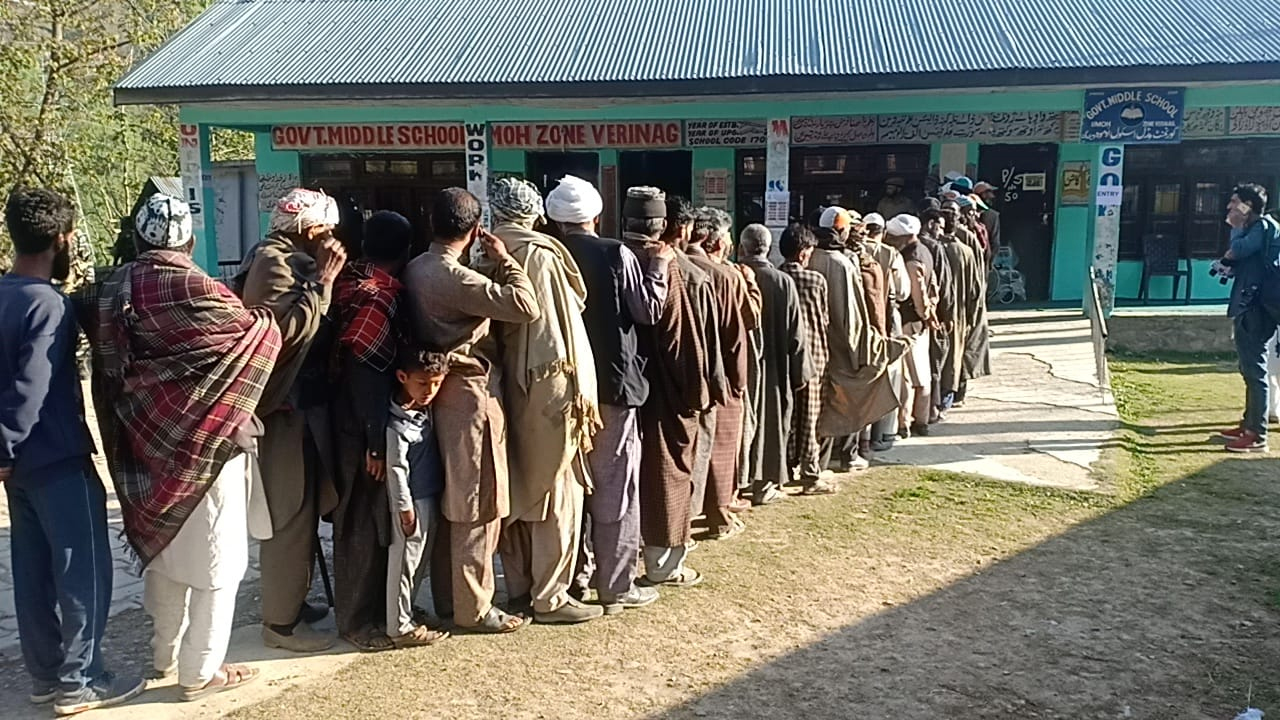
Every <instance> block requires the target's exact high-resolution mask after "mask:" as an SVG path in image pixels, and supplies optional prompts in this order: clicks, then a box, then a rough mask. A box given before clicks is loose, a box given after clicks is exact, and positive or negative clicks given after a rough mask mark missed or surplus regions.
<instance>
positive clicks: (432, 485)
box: [387, 349, 449, 648]
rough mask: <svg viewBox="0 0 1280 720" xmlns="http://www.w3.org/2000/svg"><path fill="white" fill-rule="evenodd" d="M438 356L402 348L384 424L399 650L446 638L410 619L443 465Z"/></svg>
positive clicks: (390, 613)
mask: <svg viewBox="0 0 1280 720" xmlns="http://www.w3.org/2000/svg"><path fill="white" fill-rule="evenodd" d="M448 367H449V365H448V359H447V358H446V357H445V356H444V355H442V354H439V353H424V352H416V351H411V350H407V349H402V350H401V352H400V361H399V367H398V368H397V369H396V380H398V381H399V383H398V384H399V387H398V388H397V389H396V391H395V392H394V393H393V395H392V398H391V407H390V410H389V417H388V422H387V499H388V501H389V503H390V506H391V528H392V529H391V546H390V548H388V550H387V552H388V555H387V636H388V637H390V638H391V642H393V643H394V644H395V646H396V647H397V648H408V647H423V646H426V645H432V644H435V643H436V642H439V641H440V640H443V639H445V638H447V637H449V635H448V633H444V632H437V631H434V630H431V629H429V628H427V627H426V626H425V625H423V624H421V623H420V622H419V621H418V619H415V617H414V609H413V599H414V598H415V597H416V596H417V594H418V589H419V588H420V587H422V581H423V578H424V576H425V575H426V573H425V570H426V568H427V563H426V562H425V560H426V558H427V557H430V555H431V546H432V544H433V543H434V542H435V538H436V530H437V528H438V527H439V525H440V496H441V495H442V494H443V493H444V465H443V463H442V461H441V459H440V448H439V447H438V446H437V445H436V435H435V428H434V427H433V426H432V421H431V408H430V405H431V401H432V400H434V399H435V396H436V393H437V392H439V390H440V385H441V383H443V382H444V378H445V375H446V374H447V373H448Z"/></svg>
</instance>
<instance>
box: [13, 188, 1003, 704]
mask: <svg viewBox="0 0 1280 720" xmlns="http://www.w3.org/2000/svg"><path fill="white" fill-rule="evenodd" d="M960 180H964V182H960ZM967 182H968V181H967V180H965V179H957V180H956V181H953V182H952V183H949V184H948V185H947V186H944V187H943V190H942V193H941V197H940V198H939V199H938V200H935V201H931V202H930V203H929V204H928V205H927V206H926V207H925V209H924V210H923V212H920V213H919V215H918V216H917V215H915V214H909V213H906V212H902V213H898V214H896V215H894V216H893V217H890V218H887V219H886V218H884V217H883V216H881V215H879V214H875V213H873V214H871V215H868V216H866V217H860V216H858V215H857V213H855V212H852V211H849V210H845V209H843V208H839V207H830V208H824V209H822V210H821V211H819V212H817V213H815V215H814V216H813V217H812V218H811V222H810V223H808V224H799V223H796V224H792V225H791V226H790V227H788V228H787V229H786V231H785V232H783V233H782V234H781V236H780V237H779V238H776V240H775V238H774V237H773V235H772V233H771V232H770V231H769V230H768V229H767V228H765V227H763V226H760V225H751V226H748V227H746V228H744V229H742V231H741V233H739V234H738V236H737V238H736V242H735V238H734V236H733V235H732V232H731V225H732V223H731V221H730V218H729V216H728V215H727V214H726V213H724V212H723V211H720V210H715V209H711V208H694V207H692V206H690V204H689V203H688V202H686V201H683V200H681V199H678V198H672V197H667V196H666V195H665V193H664V192H663V191H662V190H660V189H658V188H654V187H634V188H631V189H629V190H628V191H627V193H626V197H625V200H624V202H623V206H622V228H621V229H622V232H621V237H620V238H617V239H613V238H605V237H601V236H600V235H599V234H598V233H599V230H600V217H601V215H602V212H603V206H604V204H603V200H602V198H601V196H600V194H599V192H598V191H597V190H596V188H595V187H593V186H592V185H591V183H589V182H587V181H586V180H582V179H580V178H576V177H572V176H570V177H566V178H564V179H562V180H561V181H560V183H559V185H558V186H557V187H556V188H555V189H553V190H552V191H551V192H550V193H549V194H548V195H547V197H546V198H543V197H542V196H541V195H540V194H539V192H538V191H537V189H536V188H535V187H534V186H533V185H532V184H530V183H528V182H525V181H522V180H518V179H503V180H501V181H499V182H498V183H496V184H494V186H493V187H492V188H491V189H490V192H489V202H490V210H491V212H492V215H493V218H494V226H493V228H492V231H490V230H488V229H486V228H485V227H483V225H482V222H481V219H482V207H481V205H480V202H479V201H478V200H477V199H476V198H475V197H474V196H473V195H472V194H471V193H469V192H467V191H466V190H463V189H460V188H450V189H446V190H444V191H442V192H440V193H439V194H438V195H437V196H436V197H435V199H434V201H433V203H432V206H431V208H430V218H431V221H430V222H431V235H432V238H433V241H432V244H431V246H430V249H429V250H428V251H427V252H426V253H423V254H421V255H419V256H417V257H414V258H411V257H410V246H411V238H412V236H413V228H411V227H410V225H409V223H408V221H407V220H405V219H404V218H403V217H401V216H399V215H397V214H395V213H390V212H379V213H375V214H373V215H372V216H371V217H370V218H369V219H368V220H366V221H365V225H364V228H363V233H362V235H363V242H362V245H361V247H360V248H359V253H360V257H359V258H348V257H347V250H346V249H344V247H343V245H342V244H341V243H340V242H338V240H337V239H336V238H335V236H334V231H335V229H337V226H338V224H339V213H338V208H337V204H336V202H335V201H334V199H333V198H331V197H328V196H327V195H325V194H323V193H321V192H318V191H313V190H305V189H298V190H294V191H291V192H290V193H289V194H287V195H286V196H285V197H283V198H281V199H280V200H279V202H278V203H277V204H276V207H275V209H274V211H273V212H272V214H271V218H270V228H269V233H268V235H267V237H266V239H265V240H263V241H262V242H261V243H259V244H258V245H257V246H255V247H254V249H253V250H252V251H250V253H249V254H248V256H247V257H246V258H245V260H244V263H243V265H242V267H241V270H240V272H239V273H237V275H236V276H235V278H234V279H233V280H232V281H231V282H230V287H228V286H225V285H223V284H221V283H219V282H217V281H215V280H213V279H211V278H210V277H209V276H208V275H207V274H205V273H204V271H203V270H201V269H200V268H199V267H198V266H196V265H195V263H194V262H193V261H192V259H191V253H192V250H193V247H194V242H195V241H194V238H193V234H192V222H191V211H190V208H189V207H187V206H186V205H185V204H184V203H183V202H182V201H181V200H178V199H176V198H170V197H166V196H163V195H156V196H154V197H152V198H151V200H150V201H149V202H148V203H147V204H146V205H145V206H144V207H143V208H142V210H141V211H140V212H139V213H138V216H137V218H136V223H135V227H136V241H137V245H138V255H137V258H136V259H135V260H134V261H132V262H130V263H128V264H126V265H124V266H122V267H119V268H115V269H113V271H112V272H110V273H108V274H107V275H106V277H104V278H99V279H98V281H97V282H96V283H94V284H93V285H92V286H90V287H89V288H88V289H87V290H86V291H84V292H82V293H80V294H79V295H78V296H77V298H76V302H75V304H74V305H72V304H71V303H70V301H68V300H67V299H66V298H64V297H62V296H61V295H59V294H58V293H57V292H56V291H55V290H54V289H53V287H52V285H51V284H50V281H51V280H52V279H57V278H58V277H59V276H60V274H65V265H66V262H65V260H66V258H67V255H68V253H69V248H70V247H71V242H72V238H73V237H74V236H73V233H74V216H75V215H74V211H73V208H72V206H71V204H70V203H69V202H68V201H67V200H66V199H65V198H63V197H62V196H60V195H57V194H56V193H52V192H50V191H45V190H29V189H19V190H17V191H15V192H14V193H13V194H12V195H11V196H10V198H9V201H8V205H7V206H6V212H5V220H6V224H7V226H8V228H9V232H10V234H11V236H12V237H13V238H14V243H15V248H16V250H17V260H16V262H15V267H14V272H13V273H11V274H10V275H7V276H5V277H4V278H3V279H0V321H3V322H4V323H6V324H7V325H8V326H9V327H7V328H6V332H5V333H3V334H2V335H0V345H2V346H3V348H4V352H3V353H0V366H2V367H3V368H4V370H5V372H6V376H5V377H6V390H5V392H7V393H9V394H11V395H12V396H13V397H14V398H17V399H16V400H15V401H14V402H11V403H6V404H5V406H4V407H3V408H0V411H3V413H4V417H2V418H0V480H3V481H4V482H5V487H6V491H7V492H8V495H9V502H10V508H11V513H12V514H13V518H14V520H13V552H14V558H15V561H14V569H15V578H14V582H15V594H16V596H17V602H16V605H17V609H18V616H19V623H20V634H21V640H22V647H23V653H24V659H25V660H26V664H27V667H28V670H29V671H30V673H31V675H32V678H33V682H34V689H33V692H32V695H31V699H32V702H35V703H47V702H52V703H54V708H55V711H56V712H57V713H58V714H63V715H70V714H74V713H78V712H83V711H85V710H90V709H93V708H96V707H103V706H107V705H112V704H116V703H120V702H124V701H126V700H128V699H129V698H131V697H133V696H135V695H136V694H138V693H139V692H141V691H142V689H143V688H144V686H145V684H144V682H143V681H142V680H141V679H138V678H119V677H116V676H114V675H112V674H111V673H109V672H107V671H105V670H104V668H103V667H102V661H101V654H100V644H101V638H102V629H103V625H104V624H105V620H106V610H107V605H108V604H109V600H110V583H111V574H112V573H111V558H110V557H109V556H108V554H107V553H105V552H104V548H106V547H107V544H106V539H105V533H106V529H105V520H104V518H105V505H104V503H105V493H104V491H103V486H102V482H101V480H100V479H98V478H97V476H96V474H95V473H94V472H93V470H92V465H91V463H89V462H88V457H89V454H90V453H91V451H92V446H91V442H90V441H89V439H88V438H89V433H88V431H87V428H86V427H85V425H84V420H83V413H82V412H81V411H80V407H81V399H80V398H79V397H78V395H77V394H76V392H77V390H78V388H79V384H78V383H76V382H74V381H73V380H72V378H73V377H74V369H73V366H74V359H73V354H74V346H75V336H76V327H75V324H76V323H75V317H76V315H78V316H79V323H80V325H81V326H82V327H83V329H84V330H85V332H86V334H87V336H88V338H89V340H90V342H91V344H92V346H93V351H94V352H93V366H94V367H93V370H94V376H93V388H94V393H93V395H94V398H93V400H94V402H95V404H96V408H97V415H98V418H99V422H100V424H101V427H100V430H101V434H102V438H103V441H104V444H105V447H104V451H105V452H106V455H107V458H108V463H109V466H110V468H111V473H112V480H113V482H114V483H115V487H116V493H117V496H118V497H119V499H120V502H121V507H122V511H123V515H124V519H125V533H126V536H127V539H128V541H129V546H130V548H131V551H132V553H133V554H134V555H135V559H136V560H137V565H138V567H139V568H140V571H141V572H142V574H143V577H144V578H145V581H146V582H145V588H146V590H145V605H146V609H147V611H148V613H149V614H150V615H151V617H152V619H153V624H154V637H153V641H152V647H153V648H154V657H153V671H154V676H155V677H154V678H153V679H161V678H170V677H171V678H173V679H175V680H176V681H177V683H178V684H179V686H180V687H181V692H182V697H183V699H185V700H196V699H199V698H202V697H205V696H207V695H209V694H212V693H216V692H222V691H226V690H231V689H235V688H237V687H240V686H242V685H243V684H245V683H247V682H250V681H252V680H253V679H254V678H255V677H256V675H257V673H256V671H254V670H253V669H252V668H248V667H245V666H240V665H234V664H228V663H226V662H225V655H226V649H227V645H228V642H229V638H230V633H231V629H232V618H233V614H234V606H235V597H236V591H237V589H238V587H239V583H240V580H241V579H242V578H243V576H244V573H245V569H246V567H247V561H248V538H249V537H250V536H252V537H254V538H256V539H258V540H259V541H260V542H261V553H260V561H261V568H262V574H261V575H262V577H261V585H262V588H261V596H262V607H261V617H262V637H263V642H264V643H265V644H266V645H267V646H269V647H274V648H283V649H286V650H290V651H295V652H299V653H310V652H319V651H322V650H325V649H327V648H329V647H331V646H332V645H333V644H334V642H335V641H336V639H337V638H336V637H334V636H332V635H330V634H328V633H325V632H323V631H321V630H320V629H318V628H317V627H316V625H317V624H318V623H319V621H320V620H322V619H324V618H325V617H326V616H327V615H328V612H329V609H328V608H327V607H321V606H314V605H312V604H309V603H308V595H309V593H310V589H311V586H312V572H313V570H314V568H315V556H316V552H317V547H318V545H317V542H318V541H317V530H318V527H319V524H320V523H321V522H322V521H327V522H331V523H332V524H333V536H334V555H333V562H334V570H335V573H334V577H335V593H334V605H335V607H334V615H335V619H336V622H337V630H338V637H341V638H342V639H344V640H346V641H347V642H349V643H351V644H352V645H354V646H356V647H357V648H359V649H361V650H363V651H369V652H373V651H381V650H390V649H393V648H403V647H419V646H427V645H432V644H434V643H436V642H439V641H441V640H444V639H445V638H447V637H448V635H449V633H448V631H446V629H445V628H446V627H448V628H450V629H452V630H453V631H454V632H470V633H495V634H502V633H510V632H515V631H518V630H520V629H521V628H522V627H524V626H525V625H526V624H527V623H529V622H531V621H533V622H539V623H546V624H574V623H582V622H588V621H591V620H594V619H596V618H599V617H601V616H602V615H612V614H618V613H622V612H625V611H629V610H636V609H639V608H644V607H647V606H649V605H651V604H653V603H654V602H656V601H658V600H659V599H660V594H661V593H663V592H666V591H674V590H679V589H682V588H688V587H692V586H694V585H697V584H699V583H700V582H701V581H702V580H703V577H702V575H701V574H700V573H699V572H698V571H697V570H696V569H695V568H694V567H693V565H692V564H691V562H690V558H691V553H692V552H693V551H694V550H695V548H696V546H697V542H698V541H699V540H714V541H727V540H729V539H731V538H733V537H735V536H737V535H739V534H740V533H742V532H743V531H744V530H745V529H746V523H745V522H744V513H745V511H746V510H747V509H748V508H751V507H752V506H762V505H768V504H771V503H774V502H777V501H779V500H781V499H783V498H785V497H787V496H788V494H787V493H786V492H784V487H786V486H794V487H796V488H798V492H799V493H801V494H804V495H828V494H832V493H835V492H837V490H838V485H837V484H836V482H835V473H836V472H844V471H850V470H857V469H861V468H865V467H867V466H868V464H869V461H870V460H871V459H873V458H874V455H875V453H877V452H883V451H885V450H887V449H889V448H890V447H892V445H893V444H894V442H896V441H897V440H898V439H900V438H905V437H909V436H910V435H912V434H916V435H927V434H929V432H930V428H931V426H933V425H935V424H936V423H939V422H943V421H945V420H946V415H947V413H948V412H949V411H950V409H951V408H953V407H955V406H956V405H958V404H960V403H963V401H964V397H965V392H966V390H967V382H968V380H969V379H971V378H974V377H979V376H981V375H984V374H986V373H987V372H988V371H989V361H988V359H987V348H986V343H987V328H986V317H985V298H986V288H985V282H986V281H985V276H986V270H985V268H986V267H987V266H988V265H989V262H990V256H991V254H992V253H993V248H992V247H991V243H990V240H989V236H988V235H987V233H985V232H983V230H984V228H983V225H982V222H981V220H980V218H979V216H978V215H977V214H976V208H977V207H978V205H979V203H978V202H976V198H972V197H970V195H971V194H972V193H971V191H972V187H971V185H966V184H965V183H967ZM966 191H970V192H966ZM775 242H776V243H777V247H776V248H775V246H774V243H775ZM771 254H780V255H781V256H782V257H783V262H782V263H781V264H780V265H775V263H774V262H772V261H771V260H770V256H771ZM53 513H57V514H58V518H59V521H54V519H53ZM77 513H78V514H77ZM80 515H83V519H82V520H80V521H75V522H69V521H68V518H73V517H79V516H80ZM695 534H696V536H697V539H695ZM495 556H496V557H500V558H501V566H502V570H503V575H504V581H505V590H506V596H507V598H508V601H507V603H506V604H505V605H504V606H502V607H500V606H499V605H498V604H497V603H496V602H495V595H496V589H497V588H496V572H495ZM62 558H70V562H64V561H63V560H62ZM427 581H429V582H430V585H431V597H432V600H433V604H434V607H433V608H432V609H431V610H432V612H430V613H428V612H427V611H426V610H425V609H423V608H420V607H418V606H416V605H415V604H414V600H415V599H416V597H417V594H418V592H417V590H418V588H419V586H420V585H421V584H423V583H424V582H427ZM54 588H56V591H55V590H54ZM55 609H60V610H61V615H60V616H59V615H57V614H55Z"/></svg>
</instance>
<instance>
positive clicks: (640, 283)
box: [546, 175, 674, 615]
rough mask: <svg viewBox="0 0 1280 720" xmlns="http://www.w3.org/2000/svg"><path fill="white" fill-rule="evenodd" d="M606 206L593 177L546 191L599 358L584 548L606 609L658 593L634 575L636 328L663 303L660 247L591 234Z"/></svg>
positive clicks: (666, 251)
mask: <svg viewBox="0 0 1280 720" xmlns="http://www.w3.org/2000/svg"><path fill="white" fill-rule="evenodd" d="M603 207H604V203H603V202H602V201H601V198H600V193H598V192H596V189H595V188H594V187H592V186H591V183H589V182H587V181H586V180H583V179H581V178H577V177H574V176H572V175H568V176H566V177H565V178H564V179H562V180H561V181H560V184H559V185H557V186H556V188H555V189H554V190H552V191H551V193H550V194H549V195H547V202H546V210H547V216H548V217H549V218H550V219H551V220H552V221H553V222H555V223H557V225H558V226H559V228H560V234H561V236H562V237H563V238H564V246H565V248H567V249H568V251H569V254H570V255H572V256H573V259H574V261H575V262H576V263H577V265H578V268H579V270H580V271H581V273H582V279H583V282H584V283H585V284H586V288H587V300H586V306H585V309H584V310H583V312H582V320H583V322H584V323H585V324H586V329H587V336H588V338H590V341H591V349H592V355H593V357H594V359H595V367H596V380H597V383H598V393H599V399H600V418H601V420H602V421H603V423H604V426H603V427H602V428H601V429H600V431H599V432H598V433H597V434H596V437H595V440H594V443H593V448H592V450H591V452H590V454H588V456H587V462H588V464H589V466H590V470H591V477H592V482H593V483H594V485H595V489H594V492H593V493H592V495H591V496H590V497H589V498H588V499H587V510H588V512H589V513H590V517H591V522H590V525H591V532H590V538H589V542H588V539H587V538H584V539H583V544H584V545H589V546H590V547H591V550H592V553H591V554H592V555H594V560H595V573H594V574H595V579H594V584H595V588H596V592H597V594H598V595H599V598H600V604H601V605H603V606H604V611H605V613H607V614H610V615H612V614H616V613H619V612H622V611H623V610H625V609H628V608H639V607H644V606H645V605H648V604H650V603H652V602H653V601H655V600H657V599H658V591H657V590H655V589H653V588H647V587H637V586H636V585H635V583H634V582H633V580H634V578H635V575H636V561H637V557H638V553H639V550H640V452H641V447H640V420H639V416H638V409H639V408H640V407H641V406H642V405H644V403H645V401H646V400H647V399H648V397H649V382H648V380H646V379H645V376H644V361H643V360H642V359H641V358H640V354H639V350H638V346H637V344H638V340H637V334H636V327H637V326H639V325H645V326H650V325H653V324H654V323H655V322H656V321H657V319H658V318H659V317H660V316H661V314H662V309H663V306H664V305H665V304H666V301H667V264H668V263H669V262H670V260H671V257H672V256H673V254H674V253H673V252H672V251H671V249H670V248H669V247H666V246H664V247H663V249H662V252H660V253H655V254H654V256H653V257H652V258H650V260H649V262H648V264H647V266H642V265H641V263H640V261H639V260H638V259H637V258H636V255H635V253H633V252H632V251H631V249H630V248H628V247H627V246H626V245H623V244H622V243H621V242H619V241H618V240H614V239H612V238H602V237H600V236H599V235H597V234H596V230H597V227H598V225H599V219H600V212H601V210H602V208H603Z"/></svg>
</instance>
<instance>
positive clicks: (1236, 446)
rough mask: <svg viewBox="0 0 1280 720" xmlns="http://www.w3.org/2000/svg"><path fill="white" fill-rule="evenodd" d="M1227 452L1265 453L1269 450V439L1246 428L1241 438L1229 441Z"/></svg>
mask: <svg viewBox="0 0 1280 720" xmlns="http://www.w3.org/2000/svg"><path fill="white" fill-rule="evenodd" d="M1227 452H1233V453H1264V452H1267V441H1266V440H1265V439H1263V438H1260V437H1258V434H1257V433H1255V432H1252V431H1249V430H1245V431H1244V434H1243V435H1241V436H1240V437H1239V438H1237V439H1235V440H1232V441H1231V442H1229V443H1227Z"/></svg>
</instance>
